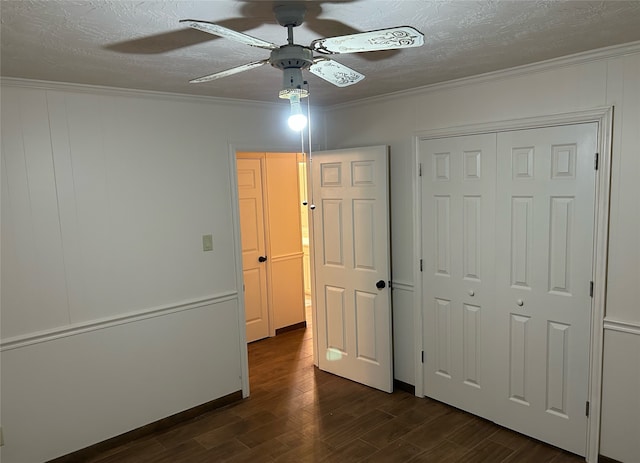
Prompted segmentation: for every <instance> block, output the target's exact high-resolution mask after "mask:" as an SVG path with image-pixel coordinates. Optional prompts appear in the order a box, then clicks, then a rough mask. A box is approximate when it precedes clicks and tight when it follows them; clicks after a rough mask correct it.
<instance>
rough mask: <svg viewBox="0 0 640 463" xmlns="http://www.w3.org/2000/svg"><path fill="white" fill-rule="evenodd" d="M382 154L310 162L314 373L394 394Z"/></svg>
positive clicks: (318, 157)
mask: <svg viewBox="0 0 640 463" xmlns="http://www.w3.org/2000/svg"><path fill="white" fill-rule="evenodd" d="M388 179H389V176H388V149H387V147H386V146H375V147H367V148H354V149H345V150H335V151H323V152H319V153H314V154H313V162H312V183H313V195H312V199H313V201H314V202H315V206H316V208H315V210H314V212H313V242H314V243H313V245H314V261H315V263H314V273H315V293H314V297H315V309H316V312H317V343H318V366H319V368H320V369H321V370H324V371H327V372H330V373H333V374H336V375H339V376H342V377H344V378H347V379H350V380H352V381H356V382H358V383H362V384H366V385H367V386H371V387H374V388H376V389H380V390H383V391H386V392H391V391H392V390H393V365H392V359H393V356H392V350H391V346H392V344H391V342H392V341H391V291H390V288H389V281H390V277H391V272H390V241H389V180H388Z"/></svg>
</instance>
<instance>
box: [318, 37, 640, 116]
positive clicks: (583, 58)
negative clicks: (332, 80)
mask: <svg viewBox="0 0 640 463" xmlns="http://www.w3.org/2000/svg"><path fill="white" fill-rule="evenodd" d="M636 53H640V40H639V41H636V42H629V43H624V44H621V45H612V46H610V47H605V48H598V49H595V50H589V51H584V52H580V53H576V54H573V55H567V56H561V57H559V58H552V59H549V60H545V61H539V62H537V63H531V64H524V65H522V66H516V67H513V68H508V69H501V70H498V71H491V72H486V73H484V74H477V75H474V76H469V77H462V78H460V79H454V80H448V81H445V82H438V83H435V84H429V85H424V86H422V87H416V88H412V89H409V90H402V91H399V92H393V93H387V94H384V95H378V96H372V97H369V98H363V99H360V100H356V101H349V102H346V103H339V104H336V105H331V106H325V107H324V110H325V111H332V110H337V109H345V108H349V107H354V106H360V105H364V104H371V103H381V102H385V101H389V100H397V99H398V98H405V97H412V96H418V95H424V94H425V93H432V92H441V91H444V90H450V89H454V88H457V87H463V86H467V85H471V84H478V83H482V82H488V81H496V80H499V79H508V78H511V77H517V76H521V75H526V74H532V73H539V72H545V71H549V70H553V69H560V68H563V67H569V66H576V65H579V64H585V63H589V62H592V61H600V60H606V59H611V58H617V57H620V56H626V55H633V54H636Z"/></svg>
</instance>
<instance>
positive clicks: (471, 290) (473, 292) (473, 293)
mask: <svg viewBox="0 0 640 463" xmlns="http://www.w3.org/2000/svg"><path fill="white" fill-rule="evenodd" d="M467 294H469V296H471V297H473V296H475V295H476V292H475V291H474V290H473V289H470V290H469V291H467Z"/></svg>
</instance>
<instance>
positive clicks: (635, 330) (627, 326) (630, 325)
mask: <svg viewBox="0 0 640 463" xmlns="http://www.w3.org/2000/svg"><path fill="white" fill-rule="evenodd" d="M604 329H605V330H608V331H618V332H620V333H628V334H635V335H636V336H640V323H637V322H636V323H634V322H627V321H623V320H615V319H613V318H609V317H605V319H604Z"/></svg>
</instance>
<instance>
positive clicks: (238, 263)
mask: <svg viewBox="0 0 640 463" xmlns="http://www.w3.org/2000/svg"><path fill="white" fill-rule="evenodd" d="M237 151H238V150H237V149H236V148H235V147H234V146H233V145H232V144H231V143H229V157H228V159H229V161H228V162H229V165H228V167H227V168H228V169H229V188H230V190H231V191H230V192H229V193H230V197H231V224H232V227H233V237H232V238H233V257H234V261H235V263H234V266H235V269H236V288H238V349H239V351H240V384H241V385H242V398H244V399H246V398H247V397H249V394H250V389H249V354H248V351H247V322H246V320H247V316H246V313H245V309H244V277H243V275H242V241H241V238H240V200H239V193H238V169H237V167H236V166H237V163H236V152H237Z"/></svg>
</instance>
